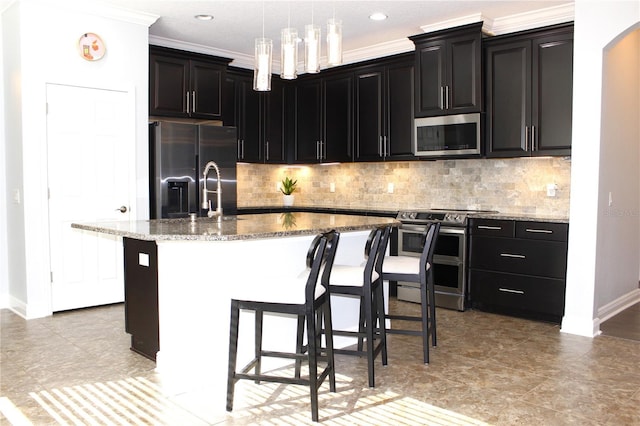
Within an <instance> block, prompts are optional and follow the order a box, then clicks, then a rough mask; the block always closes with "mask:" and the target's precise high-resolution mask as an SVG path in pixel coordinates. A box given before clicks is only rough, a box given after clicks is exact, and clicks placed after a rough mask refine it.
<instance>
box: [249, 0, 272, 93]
mask: <svg viewBox="0 0 640 426" xmlns="http://www.w3.org/2000/svg"><path fill="white" fill-rule="evenodd" d="M272 55H273V41H272V40H271V39H269V38H265V37H264V0H263V1H262V37H260V38H257V39H256V49H255V63H254V67H253V90H255V91H258V92H268V91H270V90H271V59H272Z"/></svg>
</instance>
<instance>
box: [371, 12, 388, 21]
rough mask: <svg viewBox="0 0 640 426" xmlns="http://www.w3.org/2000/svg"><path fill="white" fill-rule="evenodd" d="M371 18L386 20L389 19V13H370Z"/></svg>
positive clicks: (373, 19)
mask: <svg viewBox="0 0 640 426" xmlns="http://www.w3.org/2000/svg"><path fill="white" fill-rule="evenodd" d="M369 19H371V20H372V21H384V20H385V19H387V15H385V14H384V13H382V12H375V13H372V14H371V15H369Z"/></svg>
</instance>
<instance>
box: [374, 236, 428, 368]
mask: <svg viewBox="0 0 640 426" xmlns="http://www.w3.org/2000/svg"><path fill="white" fill-rule="evenodd" d="M439 230H440V223H432V224H430V225H429V228H428V229H427V232H426V234H425V240H424V247H423V249H422V253H421V255H420V257H413V256H386V257H385V258H384V263H383V265H382V278H383V280H389V281H406V282H413V283H418V284H420V300H421V306H420V311H421V315H420V316H419V317H416V316H407V315H385V318H387V319H390V320H393V319H395V320H399V321H420V322H421V323H422V327H421V329H420V330H409V329H401V328H393V327H392V328H388V329H387V333H388V334H406V335H414V336H422V351H423V356H424V363H425V364H428V363H429V334H431V339H432V344H433V346H434V347H435V346H436V305H435V297H436V292H435V288H434V281H433V268H432V267H431V265H432V264H433V251H434V249H435V245H436V240H437V238H438V231H439Z"/></svg>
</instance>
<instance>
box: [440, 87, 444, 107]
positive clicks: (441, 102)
mask: <svg viewBox="0 0 640 426" xmlns="http://www.w3.org/2000/svg"><path fill="white" fill-rule="evenodd" d="M440 109H444V86H440Z"/></svg>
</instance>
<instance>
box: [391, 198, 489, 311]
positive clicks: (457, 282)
mask: <svg viewBox="0 0 640 426" xmlns="http://www.w3.org/2000/svg"><path fill="white" fill-rule="evenodd" d="M472 213H497V212H494V211H486V210H483V211H479V210H444V209H443V210H440V209H434V210H427V211H400V212H398V215H397V217H396V219H397V220H399V221H400V222H402V225H401V226H400V228H399V229H398V254H399V255H405V256H416V257H419V256H420V253H422V248H423V241H424V235H425V233H426V229H427V225H428V224H429V223H432V222H440V232H439V233H438V239H437V241H436V247H435V251H434V256H433V276H434V281H435V291H436V306H439V307H443V308H450V309H457V310H459V311H464V309H465V301H466V298H467V276H466V275H467V274H466V265H467V229H468V228H467V219H468V217H469V215H470V214H472ZM398 299H399V300H405V301H409V302H416V303H420V290H419V288H418V284H415V283H407V282H398Z"/></svg>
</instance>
